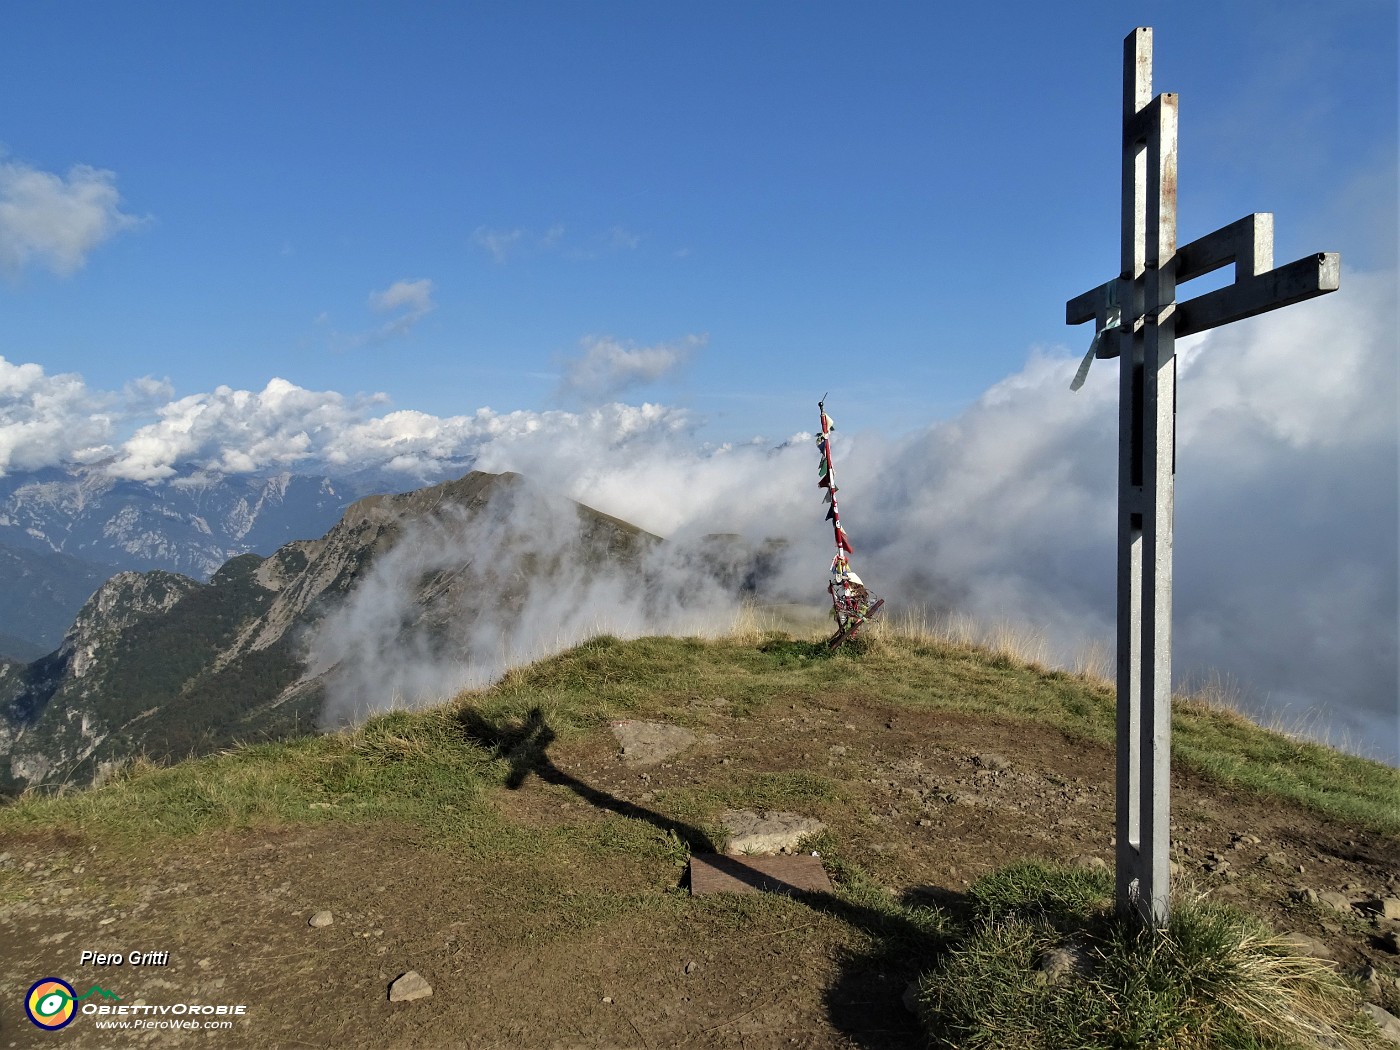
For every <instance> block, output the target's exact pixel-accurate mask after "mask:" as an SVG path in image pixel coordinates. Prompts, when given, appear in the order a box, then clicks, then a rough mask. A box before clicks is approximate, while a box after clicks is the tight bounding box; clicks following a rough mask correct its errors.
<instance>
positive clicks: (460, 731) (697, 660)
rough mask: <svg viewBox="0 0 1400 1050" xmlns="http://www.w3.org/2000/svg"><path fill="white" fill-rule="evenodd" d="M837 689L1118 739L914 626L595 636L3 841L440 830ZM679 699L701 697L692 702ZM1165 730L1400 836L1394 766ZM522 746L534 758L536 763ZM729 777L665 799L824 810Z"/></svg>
mask: <svg viewBox="0 0 1400 1050" xmlns="http://www.w3.org/2000/svg"><path fill="white" fill-rule="evenodd" d="M836 697H839V698H840V699H841V700H843V701H844V702H846V703H848V704H854V705H859V704H867V703H868V704H870V705H876V706H878V705H892V706H896V707H898V706H904V707H911V708H922V709H936V710H945V711H954V712H962V713H967V714H973V715H981V716H986V717H991V718H996V719H1000V720H1010V721H1016V722H1022V723H1028V724H1033V725H1036V726H1042V727H1043V726H1050V727H1054V728H1056V729H1059V730H1062V731H1064V732H1066V733H1068V734H1070V735H1071V736H1075V737H1080V738H1084V739H1090V740H1096V741H1101V742H1111V741H1112V739H1113V735H1114V727H1113V705H1114V698H1113V692H1112V690H1111V688H1109V687H1108V686H1106V685H1105V684H1104V683H1102V682H1101V681H1098V680H1095V679H1091V678H1086V677H1084V676H1080V675H1074V674H1067V673H1065V672H1060V671H1050V670H1046V669H1044V668H1042V667H1040V666H1038V665H1034V664H1027V663H1023V662H1020V661H1018V660H1017V659H1015V658H1014V657H1013V656H1011V655H1009V654H1008V653H1007V652H1004V651H1003V652H995V653H994V652H989V651H987V650H985V649H979V648H977V647H975V646H973V645H970V644H966V643H963V642H954V641H947V640H940V639H937V638H933V637H930V636H927V635H910V636H902V635H900V634H898V633H895V632H890V631H886V632H884V633H876V632H871V633H870V634H868V635H862V636H861V637H860V638H858V639H857V640H856V642H855V643H853V644H850V645H846V646H843V647H841V648H840V649H836V650H831V649H828V648H827V647H826V646H825V645H824V644H823V643H821V642H812V641H802V640H797V639H793V638H791V637H790V636H787V635H782V634H778V633H776V632H772V631H770V632H767V633H766V634H764V635H762V636H761V637H758V638H755V639H751V640H738V639H720V640H714V641H709V640H702V639H696V638H642V639H638V640H635V641H627V642H623V641H619V640H617V639H616V638H611V637H600V638H596V639H593V640H592V641H589V642H587V643H585V644H583V645H580V646H577V647H575V648H573V649H570V650H568V651H567V652H564V653H561V654H559V655H557V656H554V657H551V658H549V659H546V660H541V661H539V662H538V663H535V664H533V665H531V666H529V667H525V668H520V669H518V670H515V671H512V672H510V673H509V674H507V675H506V676H505V678H504V679H503V680H502V681H501V682H500V683H498V684H497V685H496V686H494V687H492V688H490V689H486V690H482V691H480V692H476V693H470V694H464V695H463V696H462V697H460V698H458V699H457V700H456V701H454V702H452V703H449V704H446V705H444V706H442V707H439V708H434V709H431V710H424V711H416V712H395V713H391V714H387V715H382V716H380V717H377V718H374V719H371V720H370V721H368V722H366V723H365V724H364V725H363V726H361V727H359V728H358V729H356V730H354V731H352V732H345V733H338V734H333V735H328V736H321V737H314V738H300V739H295V740H290V741H284V742H280V743H273V744H259V745H254V746H248V747H243V748H240V749H237V750H234V751H231V752H227V753H225V754H221V755H217V756H213V757H208V758H204V759H199V760H195V761H190V762H184V763H180V764H177V765H174V766H171V767H168V768H160V769H155V768H152V767H151V766H150V765H149V764H148V763H140V762H138V763H134V764H133V765H132V767H131V768H130V771H129V772H128V773H127V774H126V775H124V776H122V777H119V778H118V780H117V782H116V783H113V784H110V785H108V786H105V787H102V788H100V789H97V790H89V791H76V792H74V791H70V792H67V793H64V794H61V795H59V796H57V797H45V796H40V795H37V794H29V795H26V796H25V797H23V798H21V799H20V800H19V801H17V802H16V803H14V804H12V805H9V806H5V807H3V808H0V832H3V831H6V830H26V829H27V830H33V829H35V828H43V827H52V828H68V829H71V830H75V831H94V832H97V831H100V832H102V833H104V834H108V835H126V836H129V837H133V838H140V837H144V836H148V835H149V834H151V833H152V832H155V833H157V834H172V835H190V834H198V833H200V832H202V831H206V830H212V829H219V828H244V827H252V826H257V825H263V824H275V823H288V822H299V821H312V820H332V819H348V818H354V819H393V820H399V821H405V822H411V823H413V824H418V825H421V826H424V827H427V828H432V829H444V828H455V827H459V826H461V825H462V824H463V823H464V816H463V815H464V814H470V813H472V812H474V811H476V810H478V809H479V808H480V800H481V797H482V792H484V791H487V790H490V789H491V788H493V787H495V786H497V785H499V784H500V783H502V781H503V778H505V777H508V776H510V775H511V769H512V761H514V763H515V768H516V773H517V774H519V773H520V772H521V771H522V770H525V769H528V768H529V767H530V764H531V762H533V761H535V759H536V758H538V754H543V753H545V752H546V751H547V749H548V748H549V747H550V746H552V745H553V744H554V742H555V741H568V740H570V739H572V738H575V737H577V736H578V735H579V734H583V733H590V732H599V731H601V730H602V729H603V727H605V726H606V724H607V723H608V721H609V720H610V719H615V718H620V717H655V718H664V719H666V720H669V721H680V722H682V723H685V722H688V721H689V722H694V721H695V720H696V719H698V718H702V717H708V715H704V716H702V715H700V714H696V713H695V711H696V710H698V711H704V712H709V713H713V712H715V711H723V712H727V713H728V714H729V715H730V716H732V717H735V718H739V719H743V718H745V717H749V716H755V715H758V714H760V713H762V712H764V711H765V710H766V709H768V708H769V707H770V706H771V705H773V704H774V703H776V702H783V703H788V702H803V703H810V704H819V703H821V702H822V700H823V699H824V698H836ZM690 700H698V701H703V702H704V703H703V704H701V705H700V706H699V707H698V708H696V709H694V710H692V708H691V706H690V704H689V701H690ZM1173 726H1174V754H1175V757H1176V759H1177V761H1178V762H1179V763H1180V764H1182V765H1184V766H1187V767H1191V768H1194V769H1196V770H1199V771H1200V772H1202V773H1204V774H1206V775H1208V776H1210V777H1212V778H1213V779H1215V780H1217V781H1219V782H1221V783H1223V784H1227V785H1233V786H1238V787H1242V788H1246V789H1249V790H1254V791H1260V792H1265V793H1268V794H1271V795H1274V796H1277V797H1281V798H1285V799H1288V800H1290V801H1293V802H1296V803H1298V804H1300V805H1304V806H1307V807H1309V808H1311V809H1314V810H1316V811H1317V812H1319V813H1322V814H1324V815H1328V816H1332V817H1337V818H1341V819H1343V820H1346V821H1348V822H1353V823H1356V824H1359V825H1361V826H1363V827H1364V828H1366V829H1368V830H1370V831H1376V832H1381V833H1389V834H1400V771H1397V770H1395V769H1392V768H1390V767H1387V766H1384V765H1382V764H1380V763H1378V762H1373V761H1369V760H1366V759H1360V758H1355V757H1353V756H1350V755H1346V754H1344V753H1342V752H1339V751H1335V750H1333V749H1330V748H1327V747H1323V746H1321V745H1316V744H1308V743H1300V742H1298V741H1297V740H1293V739H1291V738H1289V737H1287V736H1284V735H1282V734H1279V733H1274V732H1270V731H1268V730H1265V729H1262V728H1260V727H1258V726H1256V725H1253V724H1252V723H1250V722H1248V721H1246V720H1245V719H1243V718H1241V717H1239V716H1237V715H1234V714H1232V713H1230V712H1226V711H1222V710H1220V709H1218V708H1211V707H1208V706H1205V705H1202V704H1199V703H1192V702H1179V703H1178V704H1177V710H1176V712H1175V717H1174V719H1173ZM521 734H524V735H523V736H522V735H521ZM530 734H534V736H533V738H531V739H530V740H527V739H526V738H527V737H529V736H530ZM522 747H523V748H524V749H525V750H524V751H523V752H522V751H521V750H520V749H521V748H522ZM530 748H534V749H535V751H536V752H538V754H536V755H535V756H534V757H531V755H530V754H529V749H530ZM522 755H523V757H522ZM729 783H730V784H731V785H732V789H731V788H730V787H725V788H716V789H713V790H710V791H709V792H708V793H705V794H699V793H697V794H693V795H690V796H686V795H685V794H684V793H680V794H678V795H676V796H675V797H674V798H672V799H670V802H671V803H672V804H673V805H674V807H676V809H677V816H678V817H679V818H680V819H688V818H696V819H707V813H709V812H713V810H714V809H715V808H716V807H719V808H723V807H725V806H731V805H734V806H737V805H739V804H741V803H742V804H743V805H744V806H758V807H766V808H781V807H784V806H801V805H816V806H820V805H822V804H823V803H828V802H835V801H839V796H838V794H837V792H836V787H835V782H833V781H831V780H829V779H827V778H824V777H821V776H818V775H816V774H812V773H805V772H801V771H789V772H783V773H761V774H752V775H749V776H747V777H745V776H742V775H740V774H738V772H737V771H736V773H735V775H734V776H733V777H732V778H731V779H730V781H729ZM313 803H320V804H329V805H328V806H324V808H315V809H313V808H312V804H313ZM468 823H469V822H468Z"/></svg>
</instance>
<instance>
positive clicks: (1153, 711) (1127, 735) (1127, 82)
mask: <svg viewBox="0 0 1400 1050" xmlns="http://www.w3.org/2000/svg"><path fill="white" fill-rule="evenodd" d="M1176 128H1177V96H1176V95H1174V94H1170V93H1163V94H1161V95H1158V96H1156V97H1155V98H1153V97H1152V30H1151V29H1150V28H1139V29H1134V30H1133V31H1132V32H1131V33H1130V34H1128V37H1127V39H1125V40H1124V41H1123V239H1122V263H1123V268H1122V272H1121V273H1120V274H1119V276H1118V277H1117V278H1115V279H1114V280H1111V281H1108V282H1107V283H1105V284H1101V285H1099V287H1097V288H1095V289H1093V290H1092V291H1089V292H1085V293H1084V294H1083V295H1080V296H1078V297H1077V298H1075V299H1071V300H1070V301H1069V302H1068V303H1067V304H1066V305H1065V321H1066V323H1068V324H1072V325H1074V324H1082V323H1084V322H1085V321H1091V320H1092V321H1095V322H1096V326H1095V327H1096V338H1095V341H1094V351H1093V353H1094V356H1096V357H1100V358H1109V357H1117V358H1119V423H1118V704H1117V736H1118V758H1117V764H1118V773H1117V810H1118V812H1117V824H1116V829H1117V846H1116V853H1115V857H1116V862H1117V863H1116V871H1117V880H1116V900H1117V905H1118V909H1119V910H1120V911H1121V912H1124V913H1130V912H1134V911H1136V912H1137V913H1138V914H1140V915H1141V916H1142V917H1143V918H1144V919H1145V920H1148V921H1151V922H1153V923H1155V924H1158V925H1161V924H1165V922H1166V921H1167V916H1168V911H1169V893H1168V891H1169V886H1170V856H1169V847H1170V787H1171V781H1170V764H1171V651H1172V624H1171V617H1172V507H1173V485H1174V480H1175V474H1176V346H1175V343H1176V339H1177V337H1178V336H1187V335H1194V334H1195V333H1197V332H1204V331H1206V330H1207V329H1209V328H1215V327H1217V326H1219V325H1223V324H1228V323H1229V322H1231V321H1238V320H1240V319H1241V318H1245V317H1251V316H1253V315H1255V314H1260V313H1264V312H1265V311H1267V310H1273V309H1276V308H1278V307H1280V306H1288V305H1289V304H1291V303H1296V302H1300V301H1301V300H1303V299H1310V298H1312V297H1313V296H1316V295H1321V294H1323V293H1324V292H1332V291H1336V290H1337V288H1338V286H1339V283H1340V274H1341V262H1340V257H1339V256H1338V255H1337V254H1335V253H1332V252H1328V253H1325V254H1319V255H1310V256H1308V257H1307V258H1304V259H1300V260H1298V261H1297V262H1295V263H1290V264H1289V265H1287V266H1281V267H1279V268H1278V269H1271V267H1272V266H1273V254H1274V245H1273V242H1274V226H1273V215H1272V214H1270V213H1268V212H1258V213H1255V214H1254V215H1249V216H1246V217H1245V218H1243V219H1241V220H1239V221H1238V222H1234V223H1231V224H1230V225H1229V226H1226V227H1224V228H1222V229H1219V230H1216V231H1215V232H1214V233H1211V234H1207V235H1206V236H1204V237H1202V238H1200V239H1199V240H1196V241H1192V242H1191V243H1190V244H1187V245H1184V246H1183V247H1181V248H1178V247H1177V246H1176V174H1177V163H1176ZM1229 263H1234V265H1235V280H1234V283H1232V284H1229V285H1226V286H1225V287H1223V288H1219V289H1217V290H1215V291H1211V292H1207V293H1205V294H1202V295H1198V296H1197V297H1196V298H1194V299H1188V300H1187V301H1186V302H1183V303H1178V302H1177V301H1176V290H1177V286H1178V285H1180V284H1184V283H1185V282H1187V281H1189V280H1191V279H1192V278H1195V277H1199V276H1201V275H1202V274H1206V273H1210V272H1211V271H1213V270H1217V269H1219V268H1220V267H1222V266H1225V265H1227V264H1229ZM1086 364H1087V359H1086ZM1081 378H1082V377H1081ZM1079 381H1080V380H1079V379H1077V380H1076V383H1077V382H1079Z"/></svg>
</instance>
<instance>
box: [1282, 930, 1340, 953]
mask: <svg viewBox="0 0 1400 1050" xmlns="http://www.w3.org/2000/svg"><path fill="white" fill-rule="evenodd" d="M1283 939H1284V940H1285V941H1287V942H1288V943H1289V944H1291V945H1293V947H1295V948H1297V949H1298V950H1299V951H1300V952H1302V953H1303V954H1304V955H1311V956H1312V957H1313V958H1314V959H1330V958H1332V949H1331V948H1329V947H1327V945H1325V944H1323V943H1322V942H1321V941H1319V940H1318V939H1317V938H1316V937H1309V936H1308V935H1307V934H1306V933H1297V932H1290V933H1285V934H1284V935H1283Z"/></svg>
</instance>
